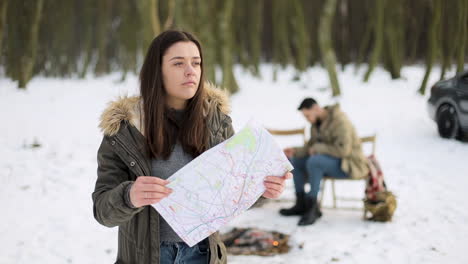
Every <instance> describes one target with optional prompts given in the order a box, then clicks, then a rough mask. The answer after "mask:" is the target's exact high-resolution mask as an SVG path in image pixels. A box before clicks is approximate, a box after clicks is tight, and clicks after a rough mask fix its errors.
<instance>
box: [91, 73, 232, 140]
mask: <svg viewBox="0 0 468 264" xmlns="http://www.w3.org/2000/svg"><path fill="white" fill-rule="evenodd" d="M205 91H206V93H205V95H206V98H205V102H204V104H205V105H204V111H203V112H204V115H205V116H208V115H210V114H211V113H213V112H215V111H220V112H221V113H223V114H225V115H228V114H229V113H230V111H231V107H230V103H229V95H228V92H227V91H226V90H224V89H220V88H219V87H217V86H216V85H214V84H212V83H209V82H206V83H205ZM142 111H143V110H142V107H141V97H140V96H131V97H128V96H124V97H120V98H118V99H117V100H115V101H112V102H110V103H109V105H108V107H107V108H106V109H105V110H104V112H103V113H102V115H101V121H100V123H99V128H100V129H101V131H102V132H103V133H104V135H106V136H113V135H115V134H117V132H118V131H119V129H120V124H121V122H122V121H127V122H129V123H130V124H131V125H133V126H135V127H136V128H137V129H138V130H139V131H140V132H142V131H143V126H142V124H141V123H140V117H141V115H142ZM142 134H143V133H142Z"/></svg>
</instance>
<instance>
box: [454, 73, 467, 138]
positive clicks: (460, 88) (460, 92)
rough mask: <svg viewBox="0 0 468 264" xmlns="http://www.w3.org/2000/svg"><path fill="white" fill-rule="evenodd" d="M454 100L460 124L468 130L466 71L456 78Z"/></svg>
mask: <svg viewBox="0 0 468 264" xmlns="http://www.w3.org/2000/svg"><path fill="white" fill-rule="evenodd" d="M455 93H456V95H455V97H456V98H455V100H456V102H457V103H458V109H459V111H460V115H459V118H460V125H461V126H462V127H463V129H464V130H465V131H466V130H468V71H467V72H464V73H462V74H461V75H460V78H458V85H457V88H456V91H455Z"/></svg>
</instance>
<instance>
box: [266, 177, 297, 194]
mask: <svg viewBox="0 0 468 264" xmlns="http://www.w3.org/2000/svg"><path fill="white" fill-rule="evenodd" d="M292 177H293V175H292V173H291V172H286V174H284V175H283V176H282V177H277V176H267V177H265V182H264V184H265V188H266V191H265V192H264V193H263V197H265V198H269V199H275V198H278V197H279V196H280V195H281V193H283V190H284V182H285V180H287V179H291V178H292Z"/></svg>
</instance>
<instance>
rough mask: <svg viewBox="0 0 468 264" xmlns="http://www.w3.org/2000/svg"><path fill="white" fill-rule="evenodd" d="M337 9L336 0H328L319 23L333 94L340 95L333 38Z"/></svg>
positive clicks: (320, 44)
mask: <svg viewBox="0 0 468 264" xmlns="http://www.w3.org/2000/svg"><path fill="white" fill-rule="evenodd" d="M335 10H336V0H326V1H325V4H324V6H323V10H322V16H321V19H320V24H319V46H320V51H321V53H322V59H323V63H324V64H325V68H326V69H327V71H328V77H329V78H330V85H331V88H332V94H333V96H338V95H340V93H341V91H340V85H339V83H338V77H337V74H336V57H335V52H334V51H333V45H332V40H331V35H332V32H331V29H332V22H333V16H334V14H335Z"/></svg>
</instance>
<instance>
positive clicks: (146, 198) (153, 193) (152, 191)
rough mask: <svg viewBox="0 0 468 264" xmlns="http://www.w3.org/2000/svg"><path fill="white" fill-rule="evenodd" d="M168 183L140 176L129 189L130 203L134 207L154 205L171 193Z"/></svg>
mask: <svg viewBox="0 0 468 264" xmlns="http://www.w3.org/2000/svg"><path fill="white" fill-rule="evenodd" d="M168 183H169V181H166V180H163V179H160V178H158V177H153V176H140V177H138V178H137V179H136V181H135V182H134V183H133V185H132V187H131V188H130V201H131V202H132V204H133V205H134V206H135V207H142V206H145V205H150V204H155V203H158V202H159V201H161V200H162V199H164V198H166V197H167V196H169V194H171V193H172V189H171V188H168V187H166V186H165V185H167V184H168Z"/></svg>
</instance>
